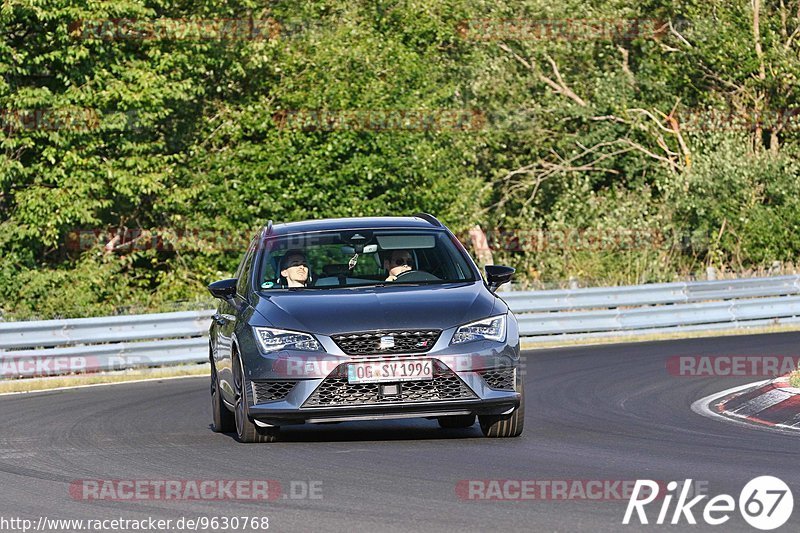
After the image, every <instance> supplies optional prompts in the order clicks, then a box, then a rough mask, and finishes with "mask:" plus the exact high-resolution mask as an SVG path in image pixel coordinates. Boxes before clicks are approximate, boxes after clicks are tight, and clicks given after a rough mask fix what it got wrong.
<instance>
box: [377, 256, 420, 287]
mask: <svg viewBox="0 0 800 533" xmlns="http://www.w3.org/2000/svg"><path fill="white" fill-rule="evenodd" d="M383 268H385V269H386V270H387V271H388V272H389V277H387V278H386V281H394V280H396V279H397V276H399V275H400V274H402V273H404V272H408V271H410V270H414V257H413V256H412V255H411V252H410V251H408V250H392V253H391V254H390V255H389V256H385V258H384V260H383Z"/></svg>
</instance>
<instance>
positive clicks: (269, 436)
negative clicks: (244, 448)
mask: <svg viewBox="0 0 800 533" xmlns="http://www.w3.org/2000/svg"><path fill="white" fill-rule="evenodd" d="M244 383H245V379H244V369H243V368H242V364H241V361H240V360H239V355H238V354H236V353H234V354H233V388H234V390H235V391H236V408H235V409H234V418H235V420H236V423H235V429H236V438H237V439H238V440H239V442H244V443H251V442H275V441H277V440H278V428H276V427H274V428H261V427H258V426H256V425H255V424H254V423H253V422H252V421H251V420H250V418H249V417H248V416H247V407H248V406H247V395H246V394H245V392H244V386H243V385H244Z"/></svg>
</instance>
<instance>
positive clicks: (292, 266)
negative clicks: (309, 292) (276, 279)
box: [281, 250, 309, 287]
mask: <svg viewBox="0 0 800 533" xmlns="http://www.w3.org/2000/svg"><path fill="white" fill-rule="evenodd" d="M281 277H282V278H283V279H285V280H286V286H287V287H306V286H308V282H309V276H308V261H307V260H306V254H304V253H303V252H301V251H300V250H289V251H288V252H286V255H284V256H283V258H282V259H281Z"/></svg>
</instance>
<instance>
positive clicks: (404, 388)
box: [303, 361, 477, 407]
mask: <svg viewBox="0 0 800 533" xmlns="http://www.w3.org/2000/svg"><path fill="white" fill-rule="evenodd" d="M381 385H385V383H384V384H381V383H348V381H347V364H346V363H345V364H342V365H339V366H338V367H336V369H335V370H334V371H333V372H331V374H330V375H329V376H328V377H327V378H325V380H324V381H323V382H322V383H321V384H320V386H319V387H317V389H316V390H315V391H314V392H313V393H312V394H311V396H309V398H308V399H307V400H306V401H305V403H304V404H303V407H335V406H339V405H376V404H388V403H409V402H430V401H439V400H469V399H473V398H477V396H476V395H475V393H474V392H472V389H470V388H469V387H467V385H466V384H465V383H464V382H463V381H461V379H460V378H459V377H458V376H456V374H455V373H454V372H453V371H452V370H450V369H449V368H447V367H446V366H445V365H444V364H442V363H441V362H439V361H434V371H433V379H429V380H424V381H403V382H400V383H399V387H400V394H399V395H392V396H381Z"/></svg>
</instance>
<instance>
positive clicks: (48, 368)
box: [0, 310, 214, 379]
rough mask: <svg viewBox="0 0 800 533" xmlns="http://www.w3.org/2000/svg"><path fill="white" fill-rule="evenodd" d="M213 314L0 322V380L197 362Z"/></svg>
mask: <svg viewBox="0 0 800 533" xmlns="http://www.w3.org/2000/svg"><path fill="white" fill-rule="evenodd" d="M213 314H214V311H213V310H203V311H181V312H178V313H154V314H147V315H127V316H112V317H97V318H73V319H66V320H44V321H35V322H0V379H2V378H15V377H31V376H51V375H60V374H69V373H75V372H95V371H100V370H121V369H127V368H134V367H152V366H165V365H171V364H180V363H201V362H204V361H207V360H208V339H207V338H206V336H207V334H208V327H209V325H210V324H211V315H213Z"/></svg>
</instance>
